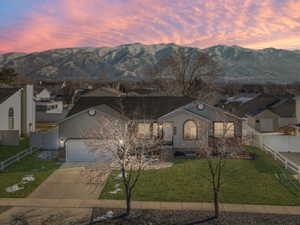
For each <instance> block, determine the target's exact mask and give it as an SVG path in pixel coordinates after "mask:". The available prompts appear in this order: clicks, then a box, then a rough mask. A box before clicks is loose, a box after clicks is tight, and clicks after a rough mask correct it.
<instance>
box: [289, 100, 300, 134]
mask: <svg viewBox="0 0 300 225" xmlns="http://www.w3.org/2000/svg"><path fill="white" fill-rule="evenodd" d="M294 100H295V113H296V122H295V123H294V124H293V125H291V126H290V128H291V129H293V130H292V131H291V132H290V134H291V135H295V136H300V95H297V96H296V97H295V98H294Z"/></svg>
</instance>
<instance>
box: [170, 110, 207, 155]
mask: <svg viewBox="0 0 300 225" xmlns="http://www.w3.org/2000/svg"><path fill="white" fill-rule="evenodd" d="M187 120H193V121H195V122H196V124H197V126H198V138H197V140H184V138H183V125H184V123H185V122H186V121H187ZM164 122H171V123H172V124H173V128H174V127H175V130H176V133H175V134H174V132H173V147H174V148H179V149H186V150H189V149H195V148H200V149H199V150H200V151H201V146H202V145H204V146H205V147H206V146H207V145H208V129H209V122H208V121H205V120H200V119H199V117H197V116H193V115H192V114H190V113H185V112H181V113H178V114H177V115H174V116H173V117H171V118H169V119H167V120H165V121H164ZM173 130H174V129H173Z"/></svg>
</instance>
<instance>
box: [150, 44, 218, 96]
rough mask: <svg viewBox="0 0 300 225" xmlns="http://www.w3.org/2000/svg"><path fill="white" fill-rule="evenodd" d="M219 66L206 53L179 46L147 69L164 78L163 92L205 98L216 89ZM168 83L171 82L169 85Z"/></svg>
mask: <svg viewBox="0 0 300 225" xmlns="http://www.w3.org/2000/svg"><path fill="white" fill-rule="evenodd" d="M220 72H221V70H220V68H219V66H218V65H217V63H216V62H215V61H214V60H213V59H212V57H210V56H209V55H208V54H206V53H203V52H200V51H199V50H196V49H193V48H186V47H179V48H178V49H175V50H174V51H173V52H172V54H171V55H170V56H168V57H165V58H162V59H161V61H160V62H159V63H158V64H157V65H156V66H154V67H151V68H149V69H148V73H149V74H152V77H153V78H158V77H159V78H160V79H164V82H166V81H169V82H166V84H167V85H166V86H165V88H164V89H165V90H164V91H165V92H167V93H168V92H171V95H182V96H189V97H196V98H201V99H202V100H206V99H207V98H208V97H209V93H211V92H212V90H215V89H216V84H215V81H216V80H217V78H218V76H219V75H220ZM170 83H171V84H172V85H171V86H170Z"/></svg>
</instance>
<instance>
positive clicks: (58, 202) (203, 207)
mask: <svg viewBox="0 0 300 225" xmlns="http://www.w3.org/2000/svg"><path fill="white" fill-rule="evenodd" d="M0 206H13V207H25V208H26V207H29V208H35V207H37V208H76V209H84V208H97V207H98V208H125V202H124V201H120V200H79V199H28V198H27V199H18V198H6V199H5V198H3V199H0ZM220 206H221V207H220V208H221V211H223V212H246V213H270V214H287V215H300V206H269V205H245V204H220ZM132 208H135V209H161V210H164V209H165V210H199V211H211V210H213V204H212V203H198V202H143V201H133V202H132Z"/></svg>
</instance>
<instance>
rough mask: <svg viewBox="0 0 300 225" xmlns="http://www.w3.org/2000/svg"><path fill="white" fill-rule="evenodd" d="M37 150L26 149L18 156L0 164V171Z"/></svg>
mask: <svg viewBox="0 0 300 225" xmlns="http://www.w3.org/2000/svg"><path fill="white" fill-rule="evenodd" d="M37 150H38V149H37V148H28V149H26V150H24V151H22V152H19V153H18V154H16V155H14V156H12V157H10V158H8V159H6V160H4V161H2V162H0V170H4V169H5V168H6V167H8V166H10V165H11V164H13V163H15V162H17V161H19V160H21V159H23V158H24V157H25V156H28V155H31V154H32V153H34V152H36V151H37Z"/></svg>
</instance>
